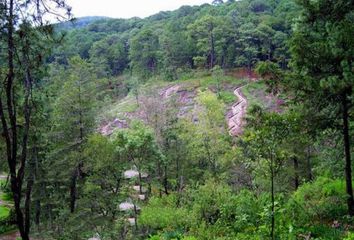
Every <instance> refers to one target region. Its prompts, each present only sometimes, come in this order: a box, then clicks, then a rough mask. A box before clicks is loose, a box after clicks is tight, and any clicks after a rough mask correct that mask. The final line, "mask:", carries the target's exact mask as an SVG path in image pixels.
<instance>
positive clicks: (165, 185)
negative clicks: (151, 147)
mask: <svg viewBox="0 0 354 240" xmlns="http://www.w3.org/2000/svg"><path fill="white" fill-rule="evenodd" d="M164 168H165V169H164V178H163V186H164V190H165V194H166V195H168V177H167V166H166V165H165V167H164Z"/></svg>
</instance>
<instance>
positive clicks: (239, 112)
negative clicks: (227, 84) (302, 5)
mask: <svg viewBox="0 0 354 240" xmlns="http://www.w3.org/2000/svg"><path fill="white" fill-rule="evenodd" d="M242 88H243V86H242V87H238V88H236V89H235V91H234V94H235V95H236V97H237V99H238V101H237V102H236V103H235V104H234V105H232V108H231V111H232V115H231V117H230V118H229V120H228V126H229V133H230V135H232V136H239V135H240V134H241V133H242V127H243V125H244V121H243V119H244V117H245V115H246V110H247V106H248V102H247V99H246V98H245V97H244V96H243V94H242V92H241V89H242Z"/></svg>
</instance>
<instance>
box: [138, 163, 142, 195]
mask: <svg viewBox="0 0 354 240" xmlns="http://www.w3.org/2000/svg"><path fill="white" fill-rule="evenodd" d="M138 172H139V194H143V186H142V183H143V180H142V176H141V172H140V169H139V170H138Z"/></svg>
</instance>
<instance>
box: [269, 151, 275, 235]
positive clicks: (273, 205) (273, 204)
mask: <svg viewBox="0 0 354 240" xmlns="http://www.w3.org/2000/svg"><path fill="white" fill-rule="evenodd" d="M270 158H271V160H270V161H271V163H270V165H271V166H270V178H271V179H270V181H271V201H272V209H271V222H272V226H271V232H270V238H271V239H272V240H274V230H275V197H274V163H273V154H272V153H271V156H270Z"/></svg>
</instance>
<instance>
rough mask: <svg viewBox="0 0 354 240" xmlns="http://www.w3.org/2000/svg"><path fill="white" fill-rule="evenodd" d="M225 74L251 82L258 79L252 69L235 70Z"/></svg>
mask: <svg viewBox="0 0 354 240" xmlns="http://www.w3.org/2000/svg"><path fill="white" fill-rule="evenodd" d="M226 74H227V75H230V76H233V77H235V78H239V79H250V80H252V81H256V80H258V79H259V78H260V77H259V76H258V75H257V73H256V72H255V71H254V70H253V69H252V70H249V69H247V68H236V69H233V70H230V71H228V72H227V73H226Z"/></svg>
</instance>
